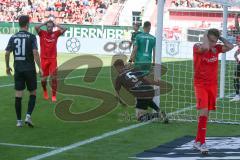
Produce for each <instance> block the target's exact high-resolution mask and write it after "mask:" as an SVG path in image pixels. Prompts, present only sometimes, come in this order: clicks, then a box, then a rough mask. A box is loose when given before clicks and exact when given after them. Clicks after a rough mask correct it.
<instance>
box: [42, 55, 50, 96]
mask: <svg viewBox="0 0 240 160" xmlns="http://www.w3.org/2000/svg"><path fill="white" fill-rule="evenodd" d="M41 68H42V71H43V74H42V78H41V85H42V88H43V97H44V99H48V98H49V97H48V92H47V78H48V76H49V61H48V59H44V58H42V59H41Z"/></svg>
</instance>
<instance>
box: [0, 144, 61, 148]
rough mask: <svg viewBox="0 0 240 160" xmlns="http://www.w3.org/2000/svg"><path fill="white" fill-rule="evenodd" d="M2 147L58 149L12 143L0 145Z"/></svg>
mask: <svg viewBox="0 0 240 160" xmlns="http://www.w3.org/2000/svg"><path fill="white" fill-rule="evenodd" d="M0 145H2V146H11V147H25V148H38V149H39V148H40V149H57V148H58V147H49V146H34V145H24V144H12V143H0Z"/></svg>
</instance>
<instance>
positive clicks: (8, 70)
mask: <svg viewBox="0 0 240 160" xmlns="http://www.w3.org/2000/svg"><path fill="white" fill-rule="evenodd" d="M6 73H7V75H8V76H11V75H12V68H11V67H8V68H7V69H6Z"/></svg>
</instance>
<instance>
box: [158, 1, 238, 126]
mask: <svg viewBox="0 0 240 160" xmlns="http://www.w3.org/2000/svg"><path fill="white" fill-rule="evenodd" d="M203 2H205V1H203ZM217 2H219V3H221V4H223V3H224V2H225V3H227V1H221V0H219V1H217ZM231 2H234V3H240V1H231ZM219 3H214V1H212V0H211V3H210V2H209V1H208V2H205V3H200V2H199V1H195V2H194V1H192V3H187V2H185V1H184V2H182V3H179V4H178V3H177V1H171V2H167V3H166V5H165V11H166V12H165V14H166V15H165V16H164V42H163V53H162V56H163V60H164V62H163V65H165V66H166V67H167V68H168V71H167V73H166V74H165V75H163V76H162V79H163V80H165V81H167V82H169V83H171V84H172V85H173V90H172V91H171V92H169V93H167V94H165V95H161V99H160V106H161V107H163V109H164V110H166V112H168V113H172V114H171V118H172V119H175V120H184V121H196V120H197V115H198V113H197V111H196V107H195V106H196V100H195V95H194V86H193V53H192V50H193V49H192V48H193V45H194V44H195V43H198V42H201V39H202V37H203V33H204V31H205V30H207V29H209V28H217V29H219V30H221V31H222V14H223V13H222V12H223V9H222V6H221V5H219ZM228 3H230V1H228ZM235 7H236V6H234V7H230V12H229V14H228V27H227V28H228V39H229V40H230V41H231V42H232V43H234V44H235V45H236V36H238V33H237V32H235V31H236V30H235V27H234V26H235V24H234V22H235V19H234V17H235V15H236V14H237V13H238V12H239V9H240V8H239V7H238V8H235ZM237 49H238V47H237V46H236V47H235V48H234V49H233V50H232V51H230V52H229V53H227V60H226V74H225V91H224V94H225V97H224V98H218V100H217V110H216V111H214V112H211V114H210V121H212V122H218V123H231V124H240V107H239V106H240V101H234V102H233V101H231V100H232V98H233V97H234V96H235V89H234V72H235V70H236V65H237V63H236V61H235V59H234V53H235V51H236V50H237ZM219 58H221V56H220V57H219ZM220 65H221V61H219V74H218V75H219V76H220ZM219 84H220V78H219ZM218 88H220V86H218ZM218 93H219V89H218Z"/></svg>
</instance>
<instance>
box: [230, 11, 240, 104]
mask: <svg viewBox="0 0 240 160" xmlns="http://www.w3.org/2000/svg"><path fill="white" fill-rule="evenodd" d="M239 16H240V14H236V15H235V28H236V31H237V33H236V34H235V35H234V36H235V37H236V43H237V46H238V50H237V51H236V52H235V54H234V58H235V60H236V62H237V66H236V70H235V73H234V88H235V91H236V95H235V97H233V99H232V100H231V101H239V100H240V94H239V90H240V81H239V79H240V61H239V58H238V55H239V54H240V34H239V33H240V27H239V22H238V18H239Z"/></svg>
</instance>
